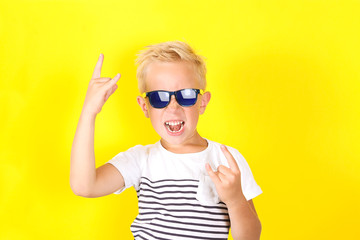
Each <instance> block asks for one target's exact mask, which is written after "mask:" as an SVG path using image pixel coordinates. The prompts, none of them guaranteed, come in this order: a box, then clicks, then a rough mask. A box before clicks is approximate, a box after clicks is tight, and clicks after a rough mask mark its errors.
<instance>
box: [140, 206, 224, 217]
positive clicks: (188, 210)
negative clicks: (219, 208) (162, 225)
mask: <svg viewBox="0 0 360 240" xmlns="http://www.w3.org/2000/svg"><path fill="white" fill-rule="evenodd" d="M140 209H142V210H148V209H150V210H157V211H161V210H164V211H167V212H188V213H205V214H210V215H222V216H228V213H222V212H207V211H199V210H193V209H166V208H150V207H140V206H139V210H140Z"/></svg>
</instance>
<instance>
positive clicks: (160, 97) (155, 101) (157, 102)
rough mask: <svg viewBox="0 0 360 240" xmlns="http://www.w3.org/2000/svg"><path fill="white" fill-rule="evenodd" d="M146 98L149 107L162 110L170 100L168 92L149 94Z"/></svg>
mask: <svg viewBox="0 0 360 240" xmlns="http://www.w3.org/2000/svg"><path fill="white" fill-rule="evenodd" d="M148 97H149V101H150V104H151V106H153V107H154V108H164V107H166V106H167V105H168V103H169V100H170V94H169V93H168V92H160V91H156V92H150V93H149V95H148Z"/></svg>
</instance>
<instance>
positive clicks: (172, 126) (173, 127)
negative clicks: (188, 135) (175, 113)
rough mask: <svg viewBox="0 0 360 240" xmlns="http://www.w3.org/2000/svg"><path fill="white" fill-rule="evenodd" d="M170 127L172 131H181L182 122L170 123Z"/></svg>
mask: <svg viewBox="0 0 360 240" xmlns="http://www.w3.org/2000/svg"><path fill="white" fill-rule="evenodd" d="M169 127H170V130H171V131H176V132H177V131H179V130H180V128H181V124H178V125H170V126H169Z"/></svg>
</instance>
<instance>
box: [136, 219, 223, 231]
mask: <svg viewBox="0 0 360 240" xmlns="http://www.w3.org/2000/svg"><path fill="white" fill-rule="evenodd" d="M152 220H154V218H143V219H139V218H136V221H139V222H141V221H152ZM156 220H157V221H162V222H170V223H178V224H183V225H191V226H192V225H195V226H200V227H211V228H215V227H216V228H226V230H227V232H228V228H229V227H230V225H210V224H203V223H194V222H180V221H174V220H169V219H162V218H156Z"/></svg>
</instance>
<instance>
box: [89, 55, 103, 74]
mask: <svg viewBox="0 0 360 240" xmlns="http://www.w3.org/2000/svg"><path fill="white" fill-rule="evenodd" d="M103 61H104V55H103V54H102V53H100V56H99V59H98V61H97V63H96V65H95V69H94V72H93V75H92V79H94V78H100V75H101V67H102V64H103Z"/></svg>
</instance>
